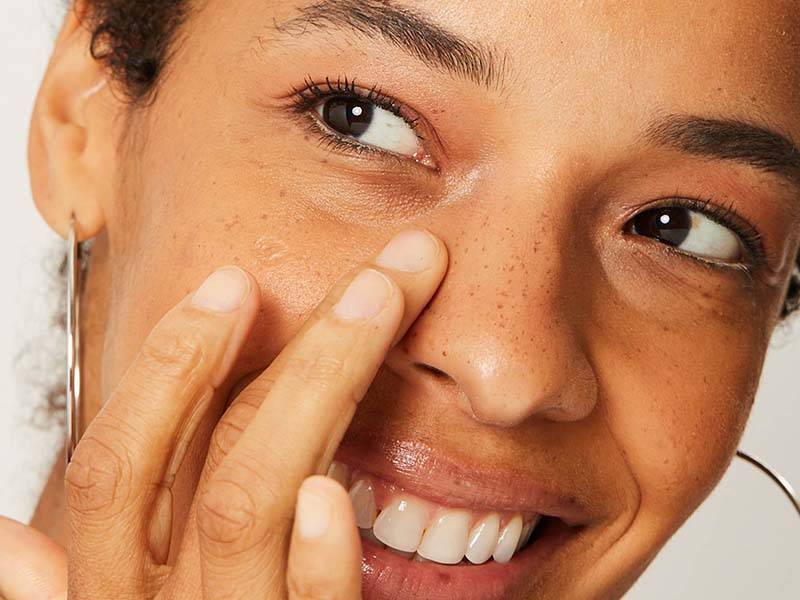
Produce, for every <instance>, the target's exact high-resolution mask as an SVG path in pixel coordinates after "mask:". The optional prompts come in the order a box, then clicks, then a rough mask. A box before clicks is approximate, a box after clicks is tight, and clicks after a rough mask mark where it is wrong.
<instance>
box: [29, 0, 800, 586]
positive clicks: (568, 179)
mask: <svg viewBox="0 0 800 600" xmlns="http://www.w3.org/2000/svg"><path fill="white" fill-rule="evenodd" d="M403 5H404V6H409V7H413V8H416V9H418V10H419V11H420V12H421V13H424V14H425V15H427V16H428V17H429V18H430V19H431V20H433V21H436V22H438V23H441V24H442V25H444V26H446V27H447V28H449V29H452V30H454V31H456V32H458V33H460V34H462V35H464V36H465V37H469V38H470V39H473V40H476V41H477V42H478V43H480V44H484V45H486V46H493V47H496V48H498V49H499V50H500V52H501V53H502V54H504V55H506V56H507V62H506V66H507V70H508V76H507V78H506V82H505V84H504V85H502V86H496V87H495V88H493V89H490V90H485V89H483V88H482V87H480V86H478V85H477V84H475V83H473V82H469V81H464V80H462V79H458V78H455V77H453V76H451V75H446V74H443V73H442V72H440V71H437V70H433V69H431V68H429V67H428V66H426V65H424V64H423V63H421V62H420V61H417V60H414V59H412V58H410V57H409V56H407V55H406V54H404V53H402V52H401V51H400V50H398V49H396V48H394V47H392V46H388V45H386V44H384V43H383V42H381V41H380V40H378V39H377V38H375V39H368V38H366V37H361V36H354V35H352V34H350V33H343V32H328V33H313V34H308V35H304V36H298V37H296V38H293V39H291V41H289V42H287V41H286V40H283V39H282V38H279V37H278V36H277V34H276V32H275V30H274V28H273V27H272V25H273V23H275V22H278V23H280V22H283V21H285V20H286V19H288V18H291V17H292V16H294V15H296V14H297V8H298V7H299V6H301V3H298V2H295V1H275V2H263V1H255V0H252V1H251V0H236V1H235V2H234V1H232V0H229V1H226V2H222V1H219V0H208V1H207V2H205V3H204V4H203V6H202V7H200V8H199V9H198V10H197V11H195V12H194V13H193V14H192V15H191V17H190V18H189V19H188V21H187V23H186V25H185V27H184V30H183V35H182V36H181V39H180V42H179V44H178V45H177V46H176V50H175V52H174V55H173V56H172V57H171V61H170V65H169V67H168V69H167V71H166V72H165V73H164V78H163V80H162V81H161V83H160V88H159V91H158V94H157V95H156V97H155V99H154V101H153V102H152V104H151V105H150V106H148V107H146V108H143V109H139V110H135V111H131V110H130V107H129V106H128V105H127V104H126V103H125V102H124V101H122V96H121V94H119V93H114V88H113V85H107V84H104V81H105V77H106V76H105V73H104V72H103V71H102V69H101V67H100V66H99V65H98V64H97V63H96V62H94V61H93V60H91V58H90V57H88V56H87V55H86V52H85V48H86V46H87V43H88V33H87V32H86V31H85V30H83V29H81V28H80V27H78V26H77V24H76V23H75V22H74V19H73V20H72V21H68V22H67V24H66V25H65V28H64V30H63V31H62V33H61V36H60V38H59V41H58V44H57V47H56V50H55V52H54V57H53V61H52V63H51V65H50V68H49V70H48V74H47V76H46V79H45V82H44V84H43V87H42V92H41V94H40V97H39V99H38V102H37V107H36V111H35V114H34V118H33V123H32V129H31V150H30V164H31V176H32V185H33V191H34V197H35V200H36V203H37V206H38V207H39V209H40V211H41V213H42V215H43V217H44V218H45V219H46V220H47V221H48V222H49V223H50V224H51V225H52V227H53V228H54V229H55V230H56V231H58V232H59V233H61V234H62V235H64V234H65V232H66V227H67V223H68V219H69V215H70V213H71V212H73V211H74V212H75V214H76V216H77V219H78V222H79V231H80V234H81V238H82V239H86V238H89V237H95V246H94V249H93V251H92V258H91V264H90V270H89V272H90V277H89V280H88V283H87V288H86V290H85V295H84V306H85V307H86V309H85V311H84V314H85V315H86V317H87V318H86V319H85V321H84V323H83V327H84V336H85V337H84V340H85V344H86V356H85V363H86V368H87V371H86V376H85V393H86V402H87V411H86V414H85V415H84V419H85V422H90V421H91V420H92V419H93V418H94V416H95V415H96V414H97V411H98V410H99V409H100V407H101V406H102V404H103V403H104V401H106V400H107V399H108V398H109V396H110V395H111V394H112V392H113V390H114V389H115V388H116V387H117V386H118V384H119V382H120V380H121V378H122V376H123V373H124V372H125V370H126V369H127V368H128V366H129V365H130V364H131V361H132V360H133V358H134V356H135V355H136V353H137V351H138V349H139V347H140V346H141V344H142V342H143V340H144V339H145V337H146V336H147V335H148V333H149V332H150V330H151V329H152V328H153V326H154V325H155V324H156V322H157V321H158V320H159V319H160V318H161V316H162V315H163V314H164V313H165V312H166V311H167V310H168V309H169V308H170V307H171V306H173V305H174V304H176V303H177V302H178V301H179V300H180V298H181V297H183V296H184V295H185V294H187V293H188V292H189V291H190V290H192V289H194V288H195V287H196V286H197V285H198V284H199V283H200V282H201V281H202V280H203V278H204V277H205V276H206V275H207V274H208V273H209V272H210V271H211V270H213V268H215V267H217V266H221V265H224V264H229V263H233V264H237V265H240V266H241V267H243V268H244V269H246V270H247V271H248V272H250V273H251V274H252V275H253V276H254V278H255V281H256V283H257V288H258V290H259V292H260V302H259V306H260V308H259V310H258V313H257V315H256V317H255V324H254V327H253V329H252V331H251V333H250V335H249V337H248V338H247V339H246V340H245V342H244V345H243V348H242V352H241V354H240V356H239V357H238V359H237V361H236V363H235V364H234V365H233V366H232V369H231V372H230V374H229V375H228V376H227V377H226V380H225V381H224V382H223V383H222V385H221V386H220V388H221V389H222V390H225V391H226V393H227V391H229V390H230V388H231V387H232V386H233V385H235V384H236V383H237V382H239V381H240V380H241V379H242V378H243V377H245V376H246V375H247V374H249V373H254V372H255V373H258V372H260V371H261V370H263V369H264V368H266V367H267V366H268V365H269V363H270V362H271V361H272V359H274V358H275V356H277V354H278V353H279V352H280V350H281V349H282V348H283V347H284V346H285V344H286V343H287V342H288V341H289V340H290V339H291V338H292V336H293V335H294V334H295V333H296V332H297V330H298V328H299V327H300V325H301V323H302V322H303V321H304V319H305V318H306V317H307V316H308V314H309V313H310V312H311V310H312V309H313V307H314V306H315V305H316V304H317V303H318V302H319V301H320V300H321V299H322V298H323V297H324V295H325V293H326V292H327V290H328V289H329V288H330V287H331V285H333V283H334V282H335V281H336V280H337V279H338V277H339V276H340V275H341V273H343V272H346V271H348V270H350V269H352V268H353V267H355V266H356V265H358V264H359V263H360V262H362V261H364V260H365V259H366V258H367V257H369V256H370V255H372V254H373V253H374V252H376V251H377V250H378V249H379V248H380V247H381V246H382V244H383V243H384V242H385V241H386V240H388V239H389V238H390V237H391V235H392V234H393V233H394V232H396V231H397V230H399V229H401V228H403V227H406V226H410V225H414V226H421V227H425V228H427V229H429V230H430V231H432V232H434V233H436V234H437V235H438V236H439V237H440V238H441V239H442V240H443V241H444V243H445V244H446V246H447V248H448V249H449V256H450V262H449V269H448V272H447V275H446V277H445V279H444V282H443V283H442V285H441V287H440V288H439V290H438V292H437V293H436V295H435V296H434V298H433V300H432V301H431V303H430V304H429V305H428V307H427V309H426V310H425V311H424V312H423V313H422V315H421V316H420V317H419V319H417V320H416V321H415V322H414V323H413V325H412V326H411V328H410V329H409V331H408V333H407V334H406V335H405V337H404V338H403V340H402V341H401V342H400V343H399V344H398V345H397V346H395V347H394V348H392V349H391V350H390V351H389V353H388V354H387V356H386V362H385V364H384V366H383V367H382V368H381V370H380V371H379V372H378V375H377V377H376V379H375V383H374V385H373V386H372V388H370V390H369V391H368V392H367V394H366V397H365V399H364V400H363V402H362V405H361V408H360V409H359V411H358V413H357V414H356V417H355V419H354V421H353V423H352V425H351V427H350V431H349V435H352V436H356V437H357V436H359V435H365V434H369V435H372V436H377V437H378V438H380V439H385V440H414V441H419V442H422V443H425V444H427V445H429V446H431V447H434V448H436V449H437V451H439V452H442V453H445V454H447V455H450V456H454V457H459V458H461V459H463V460H472V461H475V460H478V461H479V462H480V464H481V465H482V466H483V467H484V468H495V469H498V470H501V471H502V470H509V469H515V470H520V469H521V470H522V471H523V472H524V473H525V474H527V475H530V476H532V477H535V478H538V479H541V480H544V481H548V482H558V486H559V487H560V488H561V489H565V490H575V491H577V493H579V494H580V495H582V496H587V497H589V498H591V499H592V504H593V512H594V514H595V515H596V517H595V519H594V521H593V522H592V524H591V526H590V527H589V528H587V530H586V531H585V532H584V535H583V542H582V543H581V545H580V546H576V547H574V548H573V551H572V552H571V553H570V556H568V557H566V558H563V557H562V558H561V559H560V560H559V561H558V564H548V565H546V567H545V568H544V569H543V570H542V571H541V572H539V573H537V574H535V578H534V577H533V576H532V578H531V580H530V582H528V583H527V584H526V585H525V586H522V587H521V588H520V589H519V590H518V591H517V596H518V597H519V598H525V597H531V596H532V595H535V597H541V598H559V597H578V598H583V597H587V598H589V597H615V596H619V595H621V594H622V593H623V592H624V590H625V589H627V588H628V587H629V586H630V585H631V584H632V583H633V581H635V579H636V578H637V577H638V576H639V575H640V574H641V572H642V571H643V570H644V569H645V568H646V566H647V564H648V563H649V562H650V561H651V560H652V559H653V558H654V556H655V555H656V553H657V552H658V550H659V549H660V548H661V547H662V546H663V544H664V543H665V542H666V541H667V539H669V537H670V536H671V535H672V534H673V533H674V532H675V530H676V529H677V528H678V527H679V526H680V525H681V524H682V523H683V521H684V520H685V519H686V518H687V517H688V516H689V515H690V514H691V513H692V511H694V509H695V508H696V507H697V506H698V505H699V503H700V502H701V501H702V500H703V499H704V498H705V497H706V496H707V495H708V493H709V492H710V491H711V489H712V488H713V487H714V485H716V483H717V482H718V481H719V479H720V477H721V476H722V474H723V473H724V471H725V469H726V468H727V466H728V464H729V462H730V460H731V458H732V455H733V452H734V450H735V448H736V445H737V442H738V440H739V437H740V435H741V432H742V430H743V427H744V425H745V422H746V419H747V416H748V414H749V410H750V407H751V404H752V400H753V396H754V393H755V390H756V387H757V384H758V380H759V376H760V373H761V367H762V363H763V359H764V352H765V349H766V344H767V342H768V340H769V337H770V334H771V333H772V331H773V328H774V327H775V325H776V323H777V315H778V313H779V310H780V306H781V302H782V300H783V297H784V290H785V288H786V284H787V281H788V276H789V269H790V267H791V261H792V258H793V257H794V256H795V255H796V253H797V251H798V232H799V231H800V222H798V221H800V205H798V204H797V191H798V190H797V187H795V186H791V185H789V184H787V183H786V182H785V181H784V180H783V179H781V178H779V177H778V176H777V175H774V174H769V173H765V172H764V171H760V170H755V169H753V168H749V167H746V166H743V165H740V164H738V163H734V162H732V161H723V160H712V159H709V158H702V157H698V156H692V155H689V154H685V153H681V152H679V151H677V150H675V149H667V148H662V147H657V146H653V145H651V144H647V143H645V142H644V141H642V139H641V132H642V130H644V129H645V128H646V127H647V125H648V123H649V122H650V120H651V119H652V118H653V116H654V115H657V114H665V113H688V114H696V115H701V116H710V117H718V116H724V117H736V118H748V119H752V120H758V121H759V122H763V123H767V124H769V125H770V126H771V127H773V128H775V129H778V130H780V131H782V132H784V133H785V134H787V135H789V136H791V137H794V138H795V139H799V138H800V112H798V111H797V109H796V107H797V106H798V105H799V104H798V102H800V94H799V93H798V92H800V89H799V86H798V81H800V79H799V78H798V62H797V58H796V57H797V56H798V50H800V48H798V45H800V40H798V38H797V31H798V30H799V29H798V27H797V25H798V14H797V9H796V7H793V3H792V2H789V1H787V2H781V1H772V2H763V1H759V2H755V1H754V2H729V1H722V0H720V1H715V0H712V1H708V2H703V3H695V2H689V1H686V2H683V1H678V2H675V0H671V1H670V2H647V3H641V4H639V5H638V6H631V3H628V2H610V1H606V2H600V1H592V2H582V3H577V2H576V3H557V4H554V3H550V2H514V3H507V5H504V7H503V8H499V9H498V7H497V4H496V3H490V2H475V1H472V2H466V1H464V2H460V1H458V0H452V1H451V0H447V1H442V2H437V3H426V2H413V1H411V0H404V2H403ZM531 32H535V35H531ZM306 76H311V77H312V78H313V79H315V80H323V81H324V78H325V77H330V78H331V79H334V80H335V79H336V78H337V77H342V78H344V77H345V76H347V77H348V78H349V79H352V78H354V77H355V78H357V80H358V81H359V82H361V85H364V86H365V87H366V88H367V89H369V88H370V87H371V86H372V85H379V86H380V87H381V89H382V90H383V92H384V93H386V94H387V95H390V96H392V97H393V98H395V99H396V100H397V101H398V102H399V103H401V104H403V105H405V106H408V107H410V108H411V109H412V110H413V111H414V112H415V114H417V115H419V116H420V117H421V118H422V119H423V120H424V122H425V124H426V127H428V130H427V131H428V135H426V138H427V142H428V147H427V148H426V149H427V150H428V152H429V153H430V154H431V155H432V157H433V159H434V160H435V161H436V162H437V164H438V166H439V169H438V171H436V172H431V171H426V170H425V169H424V168H423V167H421V166H420V165H417V164H413V163H412V162H410V161H398V160H395V159H392V158H385V157H380V156H376V155H368V154H361V155H356V154H353V153H352V152H350V153H348V152H347V151H343V150H330V149H328V148H326V147H325V146H323V145H320V144H319V141H318V139H317V137H315V136H316V135H317V134H315V133H313V132H312V131H310V130H309V129H308V127H306V126H304V125H302V124H301V123H299V122H298V119H297V117H296V115H293V114H292V113H291V110H290V108H291V94H292V88H293V87H294V88H302V87H304V83H303V79H304V78H305V77H306ZM672 195H680V196H686V197H697V198H707V197H711V198H713V199H714V200H715V201H720V202H724V203H725V204H730V205H732V206H733V207H735V210H736V211H738V212H739V213H740V214H742V215H743V216H744V217H745V218H747V219H748V221H750V222H751V223H752V224H753V225H754V226H756V227H757V228H758V229H759V230H760V231H761V233H762V235H763V239H764V245H765V248H766V250H767V254H768V261H767V265H766V266H765V267H764V268H762V269H760V270H758V271H756V272H754V273H753V275H752V278H748V277H746V276H745V275H743V274H742V273H740V272H738V271H735V270H732V269H728V270H721V269H711V268H708V267H705V266H704V265H702V264H701V263H699V262H698V261H696V260H695V259H693V258H691V257H688V256H681V255H678V254H676V253H674V252H669V251H667V250H665V246H663V245H662V244H659V243H658V242H656V241H655V240H652V239H647V238H643V237H641V236H639V237H637V236H632V235H630V234H626V233H624V232H623V226H624V225H625V223H626V222H627V221H628V220H629V219H630V217H631V216H632V215H633V214H634V212H635V211H637V210H642V209H644V208H647V207H648V206H649V205H651V204H652V203H653V202H654V201H656V200H658V199H661V198H664V197H669V196H672ZM426 366H427V367H432V368H433V369H436V370H438V371H439V372H440V373H438V374H437V373H435V372H433V371H432V370H431V368H426ZM218 416H219V412H217V413H216V414H210V415H209V417H208V418H207V419H206V420H205V421H204V423H203V424H202V425H201V427H200V435H199V436H198V441H197V442H196V445H195V446H194V447H193V450H191V451H190V452H189V454H188V456H187V459H186V461H184V464H183V465H182V468H181V471H180V473H179V474H178V479H177V480H176V483H175V486H174V488H173V494H174V498H175V509H174V511H175V523H176V524H178V525H181V524H183V523H185V522H186V519H187V513H188V510H189V504H190V502H191V495H192V490H193V489H194V486H195V484H196V481H197V478H198V477H199V472H200V469H201V467H202V459H203V453H202V449H203V446H204V442H207V439H208V436H209V435H210V432H211V430H212V428H213V426H214V424H215V422H216V418H218ZM443 423H446V424H447V426H445V427H443V426H442V424H443ZM476 447H478V448H481V452H480V456H479V457H477V458H476V457H474V452H473V449H474V448H476ZM58 469H59V467H56V469H55V471H54V474H53V477H52V479H51V483H52V484H51V485H50V486H48V489H47V490H46V492H45V496H44V497H43V499H42V509H41V510H40V511H39V512H38V514H37V520H36V522H35V524H37V525H38V526H40V527H41V528H43V529H45V530H46V531H47V532H48V533H49V534H51V535H53V536H54V537H56V538H57V539H59V540H60V541H62V542H63V541H65V537H66V532H64V531H63V530H62V531H59V526H58V524H59V523H61V522H62V521H63V512H62V511H63V501H60V499H59V493H60V490H59V489H58V485H57V483H56V482H58V481H59V480H60V479H61V478H63V474H61V473H60V472H59V471H58ZM180 529H181V527H176V530H180Z"/></svg>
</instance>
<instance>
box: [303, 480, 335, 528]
mask: <svg viewBox="0 0 800 600" xmlns="http://www.w3.org/2000/svg"><path fill="white" fill-rule="evenodd" d="M332 512H333V507H332V506H331V501H330V500H328V498H327V496H325V495H324V492H322V491H321V490H319V489H317V486H315V485H314V480H313V479H312V480H306V481H304V482H303V485H302V486H300V491H299V492H298V493H297V514H296V518H297V529H298V532H299V533H300V536H301V537H304V538H306V539H314V538H319V537H322V536H323V535H325V532H326V531H328V527H330V524H331V513H332Z"/></svg>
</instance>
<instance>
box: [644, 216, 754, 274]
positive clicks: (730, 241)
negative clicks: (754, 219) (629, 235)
mask: <svg viewBox="0 0 800 600" xmlns="http://www.w3.org/2000/svg"><path fill="white" fill-rule="evenodd" d="M632 231H633V233H636V234H639V235H643V236H647V237H652V238H655V239H657V240H658V241H660V242H663V243H665V244H667V245H669V246H673V247H675V248H677V249H679V250H681V251H682V252H686V253H688V254H694V255H696V256H700V257H703V258H710V259H713V260H719V261H725V262H736V261H739V260H741V259H742V257H743V255H744V252H743V246H742V242H741V240H740V238H739V236H738V235H737V234H736V233H735V232H734V231H732V230H731V229H730V228H729V227H726V226H725V225H722V224H720V223H717V222H716V221H714V220H713V219H711V218H710V217H708V216H707V215H704V214H703V213H702V212H700V211H698V210H692V209H690V208H686V207H683V206H665V207H661V208H652V209H649V210H645V211H642V212H641V213H639V214H638V215H636V216H635V217H634V218H633V219H632Z"/></svg>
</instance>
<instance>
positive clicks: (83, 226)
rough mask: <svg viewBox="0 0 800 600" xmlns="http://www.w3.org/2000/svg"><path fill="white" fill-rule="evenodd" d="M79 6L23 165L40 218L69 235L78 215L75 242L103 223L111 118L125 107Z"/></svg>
mask: <svg viewBox="0 0 800 600" xmlns="http://www.w3.org/2000/svg"><path fill="white" fill-rule="evenodd" d="M84 6H85V5H84V3H83V2H82V1H80V0H79V1H78V2H76V3H75V6H74V7H72V8H71V9H70V10H69V11H68V14H67V16H66V18H65V20H64V25H63V27H62V29H61V32H60V33H59V36H58V39H57V40H56V44H55V48H54V50H53V55H52V57H51V59H50V63H49V65H48V67H47V71H46V73H45V76H44V80H43V82H42V85H41V88H40V89H39V94H38V96H37V99H36V104H35V105H34V109H33V116H32V119H31V127H30V136H29V143H28V167H29V170H30V177H31V189H32V191H33V198H34V202H35V203H36V207H37V209H38V210H39V212H40V213H41V215H42V217H43V218H44V219H45V221H47V223H48V224H49V225H50V227H52V228H53V229H54V230H55V231H56V232H57V233H58V234H59V235H61V236H62V237H66V235H67V231H68V229H69V222H70V218H71V216H72V215H73V214H74V215H75V221H76V226H75V227H76V233H77V236H78V239H79V240H83V239H86V238H90V237H93V236H95V235H97V233H98V232H99V231H100V230H101V229H102V228H103V226H104V225H105V217H104V214H105V211H104V206H107V203H108V202H110V201H111V200H112V199H113V190H114V173H115V171H116V167H117V160H118V159H117V145H116V136H117V135H118V134H117V133H116V132H115V123H116V122H117V121H118V119H115V117H117V116H118V115H119V113H120V110H121V109H122V107H123V104H124V103H123V102H122V101H120V100H119V99H117V98H116V97H115V96H114V94H113V93H112V90H111V86H110V85H109V84H108V74H107V72H106V70H105V68H104V66H103V65H102V64H101V63H100V62H99V61H97V60H95V59H94V58H93V57H92V56H91V53H90V44H91V33H90V32H89V31H88V30H87V28H86V27H84V26H83V25H82V24H81V21H82V19H83V18H84V17H85V16H86V13H85V10H83V7H84Z"/></svg>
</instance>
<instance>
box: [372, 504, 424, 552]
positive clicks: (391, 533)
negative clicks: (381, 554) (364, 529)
mask: <svg viewBox="0 0 800 600" xmlns="http://www.w3.org/2000/svg"><path fill="white" fill-rule="evenodd" d="M426 513H427V511H426V509H425V507H424V506H423V505H422V503H420V502H419V501H417V500H414V499H412V498H397V499H395V500H393V501H392V502H391V503H390V504H389V506H387V507H386V508H384V509H383V510H382V511H381V514H380V515H378V518H377V519H376V520H375V526H374V527H373V528H372V531H373V533H374V534H375V537H377V538H378V539H379V540H380V541H382V542H383V543H384V544H386V545H387V546H391V547H392V548H394V549H395V550H400V551H402V552H415V551H416V550H417V547H418V546H419V541H420V539H422V530H423V528H424V527H425V520H426V516H427V514H426Z"/></svg>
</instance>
